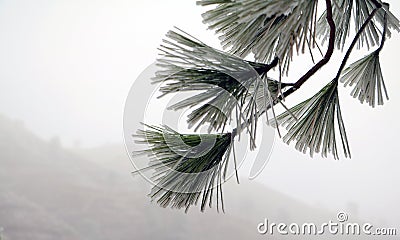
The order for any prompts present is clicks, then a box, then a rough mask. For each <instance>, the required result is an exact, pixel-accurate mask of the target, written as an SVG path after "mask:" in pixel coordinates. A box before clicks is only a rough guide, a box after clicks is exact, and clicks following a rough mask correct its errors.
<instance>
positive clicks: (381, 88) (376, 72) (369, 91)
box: [339, 12, 389, 107]
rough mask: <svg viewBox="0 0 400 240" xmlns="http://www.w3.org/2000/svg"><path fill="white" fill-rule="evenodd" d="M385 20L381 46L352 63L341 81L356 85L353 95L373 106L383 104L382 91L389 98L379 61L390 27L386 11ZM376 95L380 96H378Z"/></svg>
mask: <svg viewBox="0 0 400 240" xmlns="http://www.w3.org/2000/svg"><path fill="white" fill-rule="evenodd" d="M384 21H385V22H384V26H383V33H382V39H381V44H380V46H379V48H378V49H376V50H375V51H374V52H372V53H371V54H369V55H367V56H366V57H364V58H362V59H360V60H358V61H357V62H355V63H353V64H351V65H350V66H349V67H348V68H347V69H346V70H345V71H344V74H343V76H342V79H341V81H342V82H344V83H345V84H344V86H347V85H349V86H352V85H355V87H354V89H353V90H352V92H351V95H352V96H353V97H354V98H358V99H359V100H360V102H361V103H363V102H364V101H365V102H367V103H369V105H370V106H371V107H375V104H376V102H377V104H378V105H383V103H384V102H383V94H382V92H384V93H385V96H386V99H387V100H389V96H388V93H387V90H386V86H385V82H384V80H383V75H382V70H381V66H380V61H379V54H380V52H381V51H382V49H383V46H384V44H385V41H386V34H387V28H388V25H387V13H386V12H385V15H384ZM339 73H340V72H339ZM376 95H377V96H378V97H377V98H376Z"/></svg>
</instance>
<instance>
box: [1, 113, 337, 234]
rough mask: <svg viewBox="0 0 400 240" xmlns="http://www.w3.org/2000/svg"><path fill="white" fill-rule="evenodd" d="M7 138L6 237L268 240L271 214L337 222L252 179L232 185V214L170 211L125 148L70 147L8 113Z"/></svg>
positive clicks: (4, 159) (3, 202) (3, 195)
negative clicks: (263, 226)
mask: <svg viewBox="0 0 400 240" xmlns="http://www.w3.org/2000/svg"><path fill="white" fill-rule="evenodd" d="M0 133H1V134H0V166H1V167H0V228H4V232H3V234H4V237H5V239H12V240H26V239H29V240H42V239H43V240H47V239H61V240H63V239H84V240H90V239H93V240H103V239H104V240H109V239H118V240H125V239H171V240H180V239H185V240H186V239H207V240H212V239H266V238H267V236H260V235H259V234H258V233H257V230H256V227H257V224H258V223H259V222H261V221H263V219H264V218H265V217H269V218H271V219H273V220H275V221H283V222H287V223H290V222H289V221H290V220H296V221H306V220H307V221H317V222H318V221H329V220H330V219H333V217H334V216H332V214H330V213H327V212H325V211H321V210H318V209H315V208H313V207H310V206H307V205H304V204H302V203H301V202H298V201H296V200H294V199H292V198H289V197H287V196H286V195H283V194H281V193H279V192H276V191H273V190H270V189H268V188H266V187H265V186H263V185H260V184H257V183H255V182H248V181H243V183H241V184H240V185H237V184H236V183H234V181H230V182H229V183H227V184H226V185H225V186H224V189H225V200H226V201H225V202H226V208H227V213H226V214H218V213H216V211H215V209H209V210H207V211H206V213H200V212H199V210H198V208H196V207H194V208H193V209H191V211H189V214H184V213H183V212H181V211H176V210H171V209H162V208H160V207H158V206H157V205H155V204H151V203H150V202H149V199H148V198H147V197H146V194H147V193H148V191H149V189H150V187H151V186H150V185H149V184H148V183H147V182H146V181H144V180H143V179H141V178H140V177H136V178H132V177H131V175H130V171H131V170H132V168H131V167H130V164H129V160H128V159H127V156H126V154H125V152H124V148H123V146H109V147H102V148H98V149H90V150H82V149H79V150H71V149H69V150H68V149H64V148H63V147H62V146H60V145H59V144H57V142H54V141H52V142H46V141H43V140H41V139H39V138H37V137H36V136H35V135H33V134H32V133H31V132H30V131H28V130H27V129H25V128H24V127H23V124H21V123H19V122H15V121H11V120H9V119H6V118H5V117H1V116H0ZM268 239H291V238H283V237H280V236H274V237H269V236H268ZM296 239H299V238H298V237H297V238H296ZM304 239H310V238H309V237H306V238H304Z"/></svg>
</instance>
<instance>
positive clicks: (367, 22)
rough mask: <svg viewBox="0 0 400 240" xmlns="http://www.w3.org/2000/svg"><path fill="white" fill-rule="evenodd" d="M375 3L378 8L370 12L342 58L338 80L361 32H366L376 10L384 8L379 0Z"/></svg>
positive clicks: (337, 75)
mask: <svg viewBox="0 0 400 240" xmlns="http://www.w3.org/2000/svg"><path fill="white" fill-rule="evenodd" d="M373 2H376V1H373ZM375 5H376V8H375V9H374V10H373V11H372V12H371V13H370V14H369V16H368V18H367V19H366V20H365V22H364V24H363V25H362V26H361V28H360V29H359V30H358V32H357V34H356V36H355V37H354V39H353V42H352V43H351V45H350V47H349V49H348V50H347V52H346V55H345V56H344V58H343V60H342V64H341V65H340V68H339V70H338V72H337V74H336V77H335V79H336V80H338V79H339V77H340V74H342V71H343V69H344V67H345V66H346V64H347V61H348V60H349V57H350V54H351V52H352V51H353V49H354V46H355V45H356V43H357V41H358V39H359V38H360V36H361V34H362V33H363V32H364V30H365V28H366V27H367V26H368V24H369V23H370V22H371V20H372V18H373V17H374V16H375V14H376V12H377V11H378V10H379V9H381V8H382V4H380V3H379V2H378V4H375ZM385 30H386V27H385ZM383 38H385V37H384V36H383Z"/></svg>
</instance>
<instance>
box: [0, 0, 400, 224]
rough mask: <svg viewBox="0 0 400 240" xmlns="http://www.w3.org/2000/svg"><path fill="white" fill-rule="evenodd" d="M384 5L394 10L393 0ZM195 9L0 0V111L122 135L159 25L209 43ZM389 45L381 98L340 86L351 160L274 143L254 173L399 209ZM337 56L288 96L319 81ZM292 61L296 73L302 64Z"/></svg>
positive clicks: (57, 127) (381, 214)
mask: <svg viewBox="0 0 400 240" xmlns="http://www.w3.org/2000/svg"><path fill="white" fill-rule="evenodd" d="M391 9H392V11H393V12H394V13H395V14H397V16H400V3H399V2H398V1H392V3H391ZM202 11H203V9H202V8H201V7H199V6H196V5H195V1H194V0H193V1H188V0H186V1H177V0H170V1H165V0H164V1H160V0H153V1H129V0H113V1H110V0H109V1H106V0H96V1H95V0H68V1H67V0H35V1H31V0H0V36H1V37H0V114H4V115H6V116H8V117H11V118H13V119H20V120H22V121H24V123H25V125H26V126H27V127H28V128H29V129H31V130H33V131H34V132H35V133H36V134H38V135H39V136H41V137H43V138H45V139H49V138H51V137H53V136H59V137H60V138H61V141H62V143H63V144H64V145H66V146H70V145H73V144H74V143H75V142H79V143H80V144H81V145H82V146H89V147H90V146H97V145H101V144H105V143H122V140H123V139H122V116H123V108H124V101H125V98H126V96H127V94H128V91H129V88H130V86H131V85H132V83H133V81H134V80H135V78H136V77H137V76H138V75H139V74H140V73H141V71H143V70H144V69H145V68H146V67H147V66H148V65H150V64H151V63H153V62H154V60H155V58H156V56H157V55H156V54H157V50H156V48H157V46H158V45H159V44H160V42H161V39H162V37H163V35H164V34H165V33H166V32H167V31H168V30H169V29H171V28H172V27H173V26H175V25H176V26H179V27H180V28H182V29H184V30H186V31H188V32H190V33H191V34H192V35H194V36H196V37H197V38H199V39H201V40H202V41H204V42H206V43H208V44H210V45H212V46H214V47H218V40H217V38H216V37H215V36H214V35H213V33H212V32H210V31H206V26H205V25H203V24H202V23H201V20H202V19H201V16H200V14H201V13H202ZM399 47H400V43H399V35H398V34H397V35H395V36H394V37H393V38H392V39H390V40H389V41H388V42H387V45H386V47H385V49H384V51H383V53H382V57H381V61H382V66H383V67H382V68H383V71H384V77H385V80H386V84H387V87H388V90H389V95H390V97H391V99H390V101H389V102H388V103H387V104H386V105H385V106H384V107H379V108H377V109H374V110H373V109H371V108H369V107H368V106H365V105H360V104H359V103H358V102H357V101H356V100H354V99H352V98H350V97H349V92H350V91H349V89H343V90H341V92H340V95H341V99H342V100H341V103H342V110H343V115H344V119H345V123H346V127H347V131H348V135H349V140H350V144H351V148H352V153H353V156H354V157H353V158H352V160H342V161H340V162H334V161H333V160H331V159H328V160H322V159H320V158H318V157H316V158H315V159H313V160H310V159H309V158H308V157H307V156H303V155H302V154H299V153H298V152H296V151H294V150H293V147H287V146H286V145H284V144H281V143H278V144H277V146H276V148H275V150H274V152H273V155H272V157H271V162H270V164H269V165H268V166H267V168H266V170H265V171H264V173H263V174H262V175H261V176H260V177H259V179H258V180H259V181H262V182H264V183H265V184H267V185H269V186H271V187H273V188H276V189H279V190H281V191H282V192H285V193H287V194H290V195H292V196H295V197H298V198H300V199H302V200H303V201H306V202H308V203H310V204H314V203H319V204H321V205H323V206H326V207H328V208H331V209H333V211H335V210H337V209H338V208H345V207H346V205H347V203H349V202H355V203H357V204H358V205H359V206H360V209H361V210H360V212H361V214H362V216H363V217H365V218H367V219H368V218H369V219H372V220H374V219H377V220H382V221H390V222H392V223H393V222H395V221H396V220H395V219H400V215H399V214H400V211H399V207H398V202H399V200H400V197H399V196H400V190H398V189H399V188H398V183H399V180H400V176H399V174H398V173H399V167H400V164H399V163H398V161H399V159H400V158H399V156H398V151H397V147H398V146H397V143H398V134H399V124H398V117H399V116H400V111H399V105H400V95H398V94H396V91H397V90H398V89H399V87H400V81H398V61H399V59H398V54H399V51H398V49H399ZM339 57H340V56H339V55H338V54H336V55H335V58H334V59H333V60H332V62H331V64H330V65H329V66H328V67H327V69H326V71H324V72H321V73H319V74H318V75H317V76H315V77H314V78H313V79H312V80H310V83H307V84H306V85H305V86H304V89H302V90H300V91H299V94H297V95H296V96H294V97H293V98H291V99H290V100H289V102H295V101H297V100H300V99H302V98H304V95H307V96H310V94H311V93H313V92H314V91H315V90H316V89H318V88H319V87H320V86H322V85H323V84H325V83H327V82H328V81H329V80H330V79H331V78H332V76H333V73H334V71H335V70H336V69H337V67H338V66H337V65H338V64H337V63H338V62H337V61H338V60H339ZM293 66H294V68H293V72H294V74H293V75H292V76H298V75H299V74H301V73H304V71H305V69H307V68H308V66H309V65H306V64H304V63H302V62H298V63H297V64H293ZM296 74H297V75H296ZM288 81H290V79H289V80H288ZM303 94H304V95H303ZM138 104H141V103H138ZM278 142H279V141H278ZM243 174H247V173H243ZM389 211H390V212H389ZM393 212H394V213H393ZM396 212H397V213H396ZM378 218H379V219H378ZM397 223H399V222H398V221H397Z"/></svg>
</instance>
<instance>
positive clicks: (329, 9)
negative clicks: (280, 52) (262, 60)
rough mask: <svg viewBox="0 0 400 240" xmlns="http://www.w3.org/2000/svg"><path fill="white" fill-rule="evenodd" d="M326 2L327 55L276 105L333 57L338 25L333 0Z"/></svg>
mask: <svg viewBox="0 0 400 240" xmlns="http://www.w3.org/2000/svg"><path fill="white" fill-rule="evenodd" d="M325 2H326V12H327V14H326V19H327V21H328V24H329V28H330V32H329V44H328V49H327V51H326V53H325V56H324V57H323V59H321V60H320V61H319V62H318V63H317V64H315V65H314V66H313V67H312V68H311V69H310V70H309V71H308V72H307V73H306V74H304V75H303V76H302V77H301V78H300V79H299V80H298V81H297V82H295V83H294V84H293V87H291V88H289V89H288V90H287V91H285V92H284V93H282V94H281V95H280V96H279V97H278V99H277V100H275V101H274V102H273V103H272V105H276V104H277V103H278V102H279V101H281V100H282V99H284V98H285V97H287V96H289V95H290V94H292V93H294V92H295V91H297V90H298V89H299V88H300V87H301V86H302V85H303V84H304V83H305V82H307V80H308V79H310V77H312V76H313V75H314V74H315V73H316V72H318V70H320V69H321V68H322V67H323V66H325V64H327V63H328V62H329V60H330V59H331V57H332V54H333V51H334V50H335V36H336V26H335V22H334V21H333V13H332V2H331V0H326V1H325ZM274 60H275V59H274ZM267 109H268V108H267V107H266V109H264V110H262V111H261V112H259V113H257V117H260V116H261V115H262V114H264V113H265V111H266V110H267ZM246 125H248V122H246V123H243V124H242V126H244V127H246ZM236 135H237V128H235V129H234V130H233V132H232V136H233V137H235V136H236Z"/></svg>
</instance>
